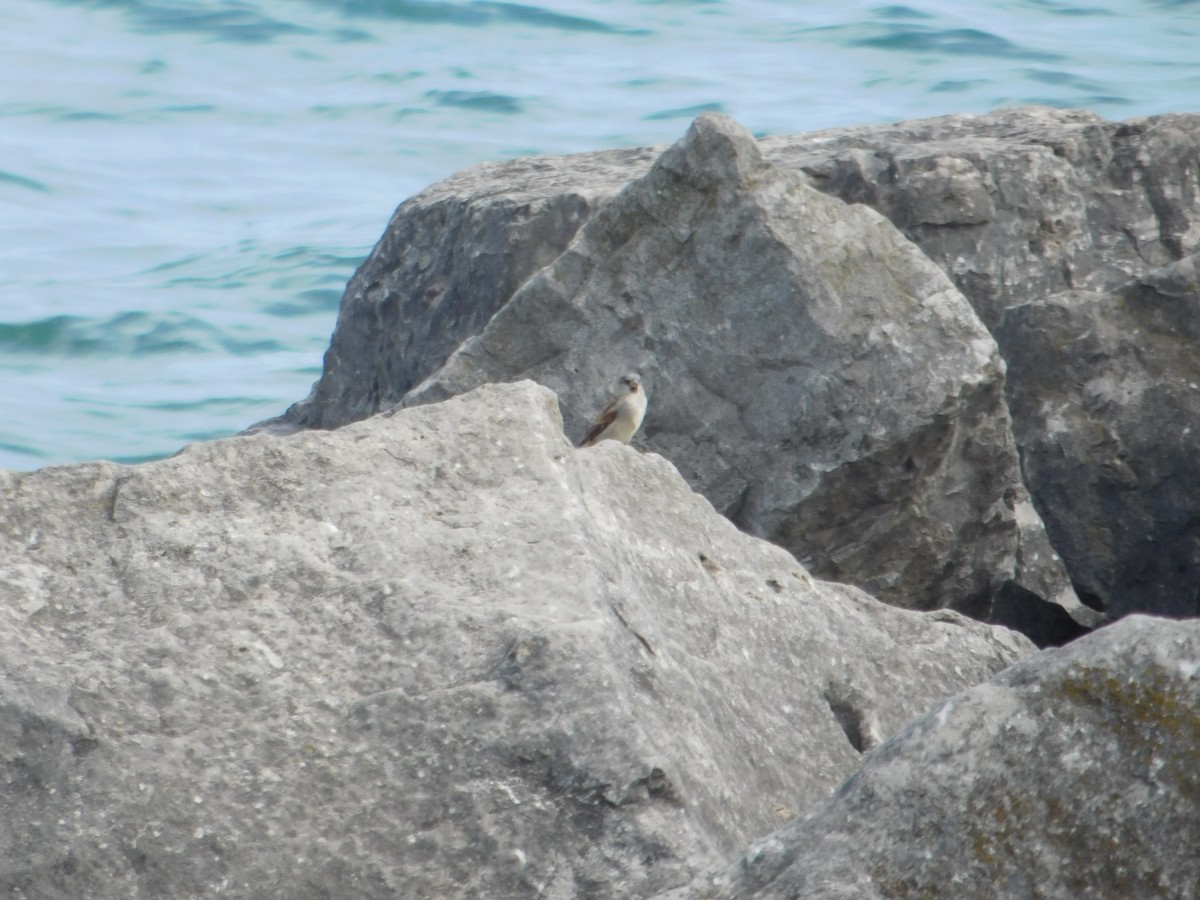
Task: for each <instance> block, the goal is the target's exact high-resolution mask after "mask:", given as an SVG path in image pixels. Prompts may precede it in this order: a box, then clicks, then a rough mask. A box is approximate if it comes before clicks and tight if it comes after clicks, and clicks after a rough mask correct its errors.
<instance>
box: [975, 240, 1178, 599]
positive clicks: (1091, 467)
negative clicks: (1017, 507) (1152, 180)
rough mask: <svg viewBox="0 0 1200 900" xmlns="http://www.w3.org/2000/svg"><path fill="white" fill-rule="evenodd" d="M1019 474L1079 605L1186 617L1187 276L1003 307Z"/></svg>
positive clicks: (1153, 277) (1159, 275)
mask: <svg viewBox="0 0 1200 900" xmlns="http://www.w3.org/2000/svg"><path fill="white" fill-rule="evenodd" d="M997 335H998V336H999V338H1000V340H1002V341H1004V342H1005V343H1006V344H1008V345H1010V346H1011V347H1012V348H1013V349H1012V355H1011V357H1010V358H1011V361H1012V369H1011V373H1012V374H1011V376H1010V385H1009V390H1010V393H1011V395H1012V398H1013V409H1014V420H1015V429H1016V434H1017V436H1018V439H1019V440H1020V442H1021V446H1022V447H1023V450H1024V466H1025V474H1026V478H1027V479H1028V483H1029V486H1030V489H1031V490H1032V491H1033V492H1034V494H1035V496H1037V497H1038V500H1039V504H1040V506H1041V508H1042V510H1043V513H1044V518H1045V521H1046V525H1047V527H1048V529H1049V531H1050V534H1051V536H1052V539H1053V541H1054V544H1055V546H1056V547H1058V548H1059V549H1060V551H1061V552H1062V553H1063V555H1064V556H1065V557H1066V558H1067V559H1068V560H1070V561H1071V563H1072V570H1073V571H1076V572H1077V573H1078V575H1077V587H1078V588H1079V589H1080V590H1081V591H1082V592H1083V594H1084V596H1086V597H1087V598H1088V599H1089V602H1091V603H1093V604H1094V605H1095V606H1097V607H1100V608H1103V609H1105V610H1107V611H1108V612H1110V613H1111V614H1113V615H1114V616H1121V615H1125V614H1127V613H1129V612H1132V611H1136V610H1141V609H1153V610H1156V611H1158V612H1162V613H1166V614H1169V615H1174V616H1195V615H1198V614H1200V517H1198V516H1197V510H1198V509H1200V275H1198V273H1197V258H1196V257H1195V256H1191V257H1188V258H1187V259H1185V260H1182V261H1181V262H1179V263H1176V264H1174V265H1172V266H1169V267H1166V268H1164V269H1160V270H1156V271H1154V272H1150V273H1147V274H1146V275H1145V276H1143V277H1141V278H1139V279H1136V280H1135V281H1133V282H1131V283H1130V284H1128V285H1126V286H1125V287H1124V288H1122V289H1121V290H1119V291H1117V292H1114V293H1111V294H1097V293H1088V292H1083V291H1075V292H1070V293H1066V294H1056V295H1054V296H1052V297H1048V298H1046V299H1044V300H1040V301H1036V302H1030V303H1026V304H1023V305H1021V306H1015V307H1013V308H1011V309H1010V310H1008V312H1007V313H1006V315H1005V316H1004V318H1003V319H1002V321H1001V324H1000V326H999V328H998V330H997Z"/></svg>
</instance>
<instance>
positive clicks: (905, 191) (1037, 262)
mask: <svg viewBox="0 0 1200 900" xmlns="http://www.w3.org/2000/svg"><path fill="white" fill-rule="evenodd" d="M762 145H763V152H764V153H766V154H767V155H768V156H769V157H771V158H772V159H774V160H776V161H777V162H779V163H780V164H781V165H787V166H791V167H795V168H799V169H801V170H803V171H804V172H806V173H807V174H808V175H809V176H810V177H811V178H812V179H813V184H814V185H815V186H816V187H818V188H820V189H821V190H823V191H826V192H828V193H830V194H833V195H835V196H837V197H840V198H841V199H843V200H845V201H847V202H850V203H865V204H867V205H869V206H871V207H873V208H874V209H876V210H878V211H879V212H881V213H883V214H884V215H886V216H887V217H888V218H889V219H890V220H891V221H892V222H893V223H895V225H896V226H897V227H898V228H900V229H901V230H902V231H903V232H904V234H905V235H906V236H907V237H908V238H909V239H910V240H912V241H913V243H915V244H917V245H918V246H919V247H920V248H921V249H922V250H923V251H924V252H925V253H926V254H927V255H928V256H929V258H930V259H932V260H933V261H934V262H936V263H937V264H938V265H939V266H941V267H942V269H944V270H945V271H946V272H947V273H948V274H949V275H950V276H951V278H953V280H954V283H955V284H956V285H957V286H958V288H959V290H961V291H962V292H963V294H965V295H966V296H967V298H968V299H970V301H971V303H972V304H973V305H974V307H975V309H976V311H977V312H978V313H979V315H980V316H981V317H983V320H984V322H985V323H986V324H987V325H988V327H989V328H991V327H994V326H995V325H996V324H997V323H998V322H999V321H1000V317H1001V316H1002V315H1003V314H1004V311H1005V310H1006V309H1008V308H1009V307H1010V306H1013V305H1015V304H1022V303H1026V302H1028V301H1030V300H1033V299H1036V298H1040V297H1046V296H1048V295H1051V294H1057V293H1059V292H1062V291H1065V290H1089V291H1107V290H1111V289H1114V288H1116V287H1117V286H1119V285H1121V284H1123V283H1124V282H1126V281H1128V280H1129V279H1130V278H1133V277H1136V276H1138V275H1141V274H1143V273H1145V272H1146V271H1148V270H1151V269H1156V268H1159V267H1161V266H1165V265H1168V264H1170V263H1172V262H1174V261H1176V260H1179V259H1181V258H1182V257H1184V256H1186V255H1189V254H1192V253H1196V252H1197V251H1200V180H1198V179H1197V177H1196V172H1197V170H1198V169H1200V115H1163V116H1150V117H1146V118H1139V119H1130V120H1129V121H1127V122H1109V121H1107V120H1105V119H1103V118H1101V117H1100V116H1098V115H1096V114H1094V113H1091V112H1087V111H1084V110H1062V109H1049V108H1045V107H1021V108H1018V109H1001V110H997V111H995V112H992V113H989V114H987V115H982V116H971V115H955V116H944V117H941V118H936V119H922V120H917V121H911V122H900V123H897V124H895V125H881V126H870V127H864V128H843V129H835V130H830V131H820V132H814V133H811V134H802V135H791V136H787V137H775V138H766V139H764V140H763V142H762ZM1000 349H1001V353H1002V354H1004V357H1005V359H1006V360H1007V359H1008V350H1009V348H1008V347H1006V346H1005V344H1004V342H1003V341H1001V342H1000Z"/></svg>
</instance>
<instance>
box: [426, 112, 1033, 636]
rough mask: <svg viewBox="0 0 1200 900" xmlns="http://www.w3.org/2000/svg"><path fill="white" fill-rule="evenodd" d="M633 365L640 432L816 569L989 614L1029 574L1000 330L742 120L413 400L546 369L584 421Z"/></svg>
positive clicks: (904, 597) (604, 223) (633, 201)
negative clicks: (763, 145)
mask: <svg viewBox="0 0 1200 900" xmlns="http://www.w3.org/2000/svg"><path fill="white" fill-rule="evenodd" d="M626 370H636V371H640V372H641V373H642V375H643V377H644V379H645V381H646V383H647V387H648V393H649V396H650V412H649V414H648V416H647V419H646V424H645V425H644V426H643V430H644V438H643V439H642V445H643V446H646V447H650V448H653V449H654V450H656V451H658V452H660V453H662V454H663V455H664V456H666V457H667V458H668V459H670V460H671V461H672V462H673V463H675V464H676V465H677V466H678V467H679V469H680V471H681V472H682V473H683V474H684V476H685V477H686V478H688V480H689V482H690V483H691V484H692V485H693V486H695V487H696V488H697V489H698V490H700V491H701V492H702V493H704V494H705V496H706V497H708V498H709V499H710V500H711V501H712V502H713V504H714V505H715V506H716V507H717V508H718V509H719V510H721V511H722V512H724V513H725V514H726V515H728V516H729V517H730V519H731V520H732V521H733V522H735V523H736V524H737V525H739V526H740V527H741V528H742V529H744V530H746V531H748V532H749V533H751V534H755V535H759V536H762V537H765V538H767V539H769V540H771V541H773V542H775V543H778V544H780V545H782V546H784V547H786V548H787V549H789V550H791V551H792V552H793V553H795V554H796V555H797V556H798V557H799V558H800V559H801V561H802V562H803V563H804V564H805V565H806V566H808V567H809V568H810V569H812V570H813V571H814V572H815V573H817V574H819V575H820V576H822V577H826V578H830V579H834V580H838V581H846V582H851V583H854V584H857V585H859V586H860V587H863V588H864V589H866V590H867V591H868V592H870V593H871V594H872V595H874V596H878V597H880V598H881V599H885V600H887V601H888V602H891V603H894V604H896V605H901V606H908V607H916V608H932V607H940V606H950V607H953V608H956V609H959V610H964V611H967V612H970V613H974V614H975V615H977V616H979V617H981V618H983V617H986V616H987V615H988V613H989V611H990V609H991V606H992V604H993V601H994V599H995V597H996V594H997V592H998V590H999V589H1000V587H1001V586H1002V585H1003V584H1004V583H1006V582H1007V581H1008V580H1011V579H1012V578H1013V576H1014V572H1015V568H1016V557H1017V553H1018V548H1019V540H1020V529H1019V526H1018V524H1017V518H1016V513H1015V509H1014V507H1015V503H1016V502H1017V499H1018V498H1019V497H1020V496H1021V495H1022V493H1023V489H1022V487H1021V477H1020V470H1019V464H1018V458H1017V453H1016V447H1015V444H1014V442H1013V439H1012V434H1011V428H1010V421H1009V417H1008V410H1007V407H1006V406H1005V402H1004V378H1003V370H1004V366H1003V362H1002V361H1001V360H1000V357H999V355H998V353H997V350H996V345H995V343H994V341H993V340H992V338H991V336H990V335H989V334H988V332H987V330H986V329H985V328H984V327H983V325H982V324H981V323H980V321H979V319H978V317H977V316H976V315H975V313H974V312H973V310H972V309H971V307H970V305H969V304H968V303H967V302H966V301H965V300H964V299H963V297H962V295H961V294H959V293H958V291H956V290H955V289H954V287H953V285H951V283H950V282H949V280H948V279H947V278H946V276H945V274H944V273H943V272H942V271H941V270H940V269H938V268H937V267H936V266H934V265H932V264H931V263H930V262H929V260H928V259H927V258H926V257H925V256H924V255H923V254H921V253H920V252H919V251H918V250H916V248H914V247H913V245H912V244H911V243H909V242H908V241H906V240H905V239H904V238H903V236H902V235H900V233H899V232H898V231H897V230H896V229H895V228H894V227H893V226H892V225H891V224H890V223H889V222H887V220H885V219H883V218H882V217H880V216H878V215H877V214H875V213H873V212H872V211H870V210H868V209H866V208H865V207H862V206H847V205H846V204H844V203H842V202H840V201H838V200H835V199H831V198H829V197H826V196H825V195H823V194H821V193H819V192H817V191H814V190H812V189H811V188H810V187H809V186H808V185H807V184H806V183H805V181H804V179H802V178H801V177H799V176H797V175H796V174H795V173H793V172H790V171H788V170H786V169H782V168H780V167H778V166H775V165H773V164H771V163H770V162H769V161H767V160H766V159H764V158H763V156H762V154H761V153H760V152H759V149H758V146H757V144H756V142H755V141H754V139H753V138H752V137H751V136H750V135H749V134H748V133H746V132H745V131H744V130H742V129H741V128H740V127H739V126H738V125H736V124H735V123H734V122H732V121H731V120H729V119H725V118H722V117H719V116H703V117H701V118H700V119H698V120H697V121H696V122H695V123H694V124H693V126H692V128H691V129H690V130H689V131H688V133H687V134H686V135H685V136H684V137H683V138H682V139H681V140H680V141H679V142H678V143H677V144H676V145H675V146H673V147H671V148H670V149H668V150H667V151H665V152H664V153H663V154H662V155H661V156H660V157H659V158H658V159H657V160H656V161H655V163H654V165H653V166H652V167H651V168H650V170H649V171H648V172H647V173H646V174H645V175H644V176H642V177H641V178H638V179H635V180H634V181H632V182H631V183H630V184H629V185H628V186H626V187H625V188H624V189H623V190H622V191H621V192H620V193H619V194H617V195H616V196H615V197H613V198H612V199H610V200H609V201H608V202H607V203H605V204H604V205H603V206H602V207H601V208H600V210H599V211H597V212H596V213H594V214H593V215H592V217H591V218H590V219H589V220H588V222H587V223H586V225H584V226H583V228H582V229H581V230H580V232H579V233H578V234H577V236H576V237H575V239H574V240H573V242H572V243H571V244H570V246H569V247H568V248H567V249H566V251H565V252H563V254H562V255H560V256H559V257H558V258H557V259H556V260H555V261H554V262H553V263H551V264H550V265H548V266H546V267H545V268H544V269H542V270H541V271H539V272H538V273H536V274H535V275H533V276H532V277H530V278H529V279H528V280H527V281H526V282H525V283H524V284H523V285H522V286H521V288H520V289H519V290H518V291H517V292H516V293H514V294H513V296H512V298H511V299H510V300H509V301H508V302H507V303H506V304H505V305H504V307H503V308H502V309H500V310H499V311H497V312H496V314H495V315H494V316H493V317H492V318H491V320H490V321H489V322H488V323H487V325H486V327H485V328H484V329H483V330H482V331H481V332H480V333H479V334H478V335H476V336H475V337H472V338H470V339H469V340H467V341H465V342H464V343H463V344H462V346H460V347H459V348H458V349H457V350H456V351H454V353H452V354H451V355H450V357H449V359H448V360H447V361H446V363H445V364H444V365H443V366H442V367H441V368H439V369H438V370H437V371H436V372H434V373H433V374H432V375H431V376H430V377H429V378H428V379H427V380H426V381H425V382H424V383H423V384H421V385H420V386H418V387H417V388H415V389H414V390H413V391H412V392H411V393H410V394H409V395H408V396H407V398H406V400H405V403H406V404H412V403H420V402H427V401H428V400H429V399H440V398H443V397H446V396H451V395H453V394H456V393H460V392H462V391H464V390H469V389H471V388H473V387H476V386H478V385H480V384H485V383H488V382H494V381H503V380H507V379H509V378H512V377H514V376H521V377H530V378H533V379H535V380H537V381H538V382H540V383H543V384H546V385H548V386H550V387H551V388H553V389H554V390H555V391H556V392H558V394H559V396H560V397H562V399H563V404H564V410H565V419H566V422H567V430H568V433H570V434H572V435H577V434H581V433H582V432H583V430H584V429H585V427H586V424H587V417H589V416H590V415H591V414H592V413H593V412H594V406H595V404H596V399H597V397H603V395H604V394H603V392H604V391H605V389H606V386H607V384H608V382H609V381H610V380H611V378H612V373H614V372H615V373H620V372H623V371H626ZM1047 563H1048V564H1049V563H1051V560H1049V559H1047Z"/></svg>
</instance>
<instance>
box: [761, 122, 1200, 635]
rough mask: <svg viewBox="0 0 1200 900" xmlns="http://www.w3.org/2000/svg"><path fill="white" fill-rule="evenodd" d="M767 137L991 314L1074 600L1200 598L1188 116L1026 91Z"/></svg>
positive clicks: (1196, 226)
mask: <svg viewBox="0 0 1200 900" xmlns="http://www.w3.org/2000/svg"><path fill="white" fill-rule="evenodd" d="M763 146H764V152H766V153H767V154H768V155H770V156H771V157H772V158H774V159H776V160H778V161H779V162H780V163H781V164H786V165H791V166H795V167H798V168H801V169H803V170H804V171H805V172H806V173H808V174H809V175H810V176H811V177H812V178H813V183H814V184H815V185H816V186H817V187H819V188H820V189H821V190H823V191H828V192H829V193H831V194H833V195H835V196H838V197H840V198H842V199H843V200H847V201H851V202H862V203H866V204H868V205H870V206H872V207H873V208H875V209H876V210H878V211H880V212H881V213H883V214H884V215H886V216H888V217H889V218H890V219H891V220H892V221H893V222H894V223H895V224H896V225H897V227H899V228H901V229H902V230H903V231H904V233H905V235H906V236H907V237H909V238H910V239H911V240H912V241H913V242H914V243H916V244H917V245H918V246H920V248H921V249H922V250H923V251H924V252H925V253H926V254H927V255H928V256H929V257H930V258H931V259H932V260H934V261H935V262H936V263H938V265H939V266H941V267H942V269H944V270H945V271H946V272H947V273H949V274H950V276H951V277H952V278H953V279H954V282H955V284H956V285H957V286H958V287H959V289H960V290H961V291H962V292H963V293H964V294H965V295H966V296H967V297H968V298H969V299H970V301H971V303H972V305H973V306H974V308H975V309H976V310H977V311H978V313H979V314H980V316H982V317H983V319H984V321H985V322H986V323H987V325H988V326H989V327H990V328H992V329H993V333H994V336H995V338H996V340H997V343H998V344H999V346H1000V352H1001V355H1002V356H1003V357H1004V359H1005V361H1006V362H1007V364H1008V384H1009V394H1008V398H1009V405H1010V409H1011V411H1012V415H1013V418H1014V420H1015V422H1016V438H1017V443H1018V446H1019V447H1020V448H1021V452H1022V456H1023V460H1024V465H1025V475H1026V478H1027V485H1028V488H1029V490H1030V492H1031V493H1032V495H1033V499H1034V502H1035V506H1036V508H1037V510H1038V512H1039V513H1040V515H1041V517H1042V518H1043V519H1044V520H1045V522H1046V525H1047V527H1048V529H1049V532H1050V537H1051V540H1052V542H1053V544H1054V548H1055V550H1056V551H1057V552H1058V553H1059V554H1061V556H1062V557H1063V559H1064V561H1065V563H1066V566H1067V568H1068V570H1069V571H1070V574H1071V578H1072V580H1073V582H1074V585H1075V587H1076V588H1077V589H1078V591H1080V592H1081V593H1082V594H1083V595H1084V596H1085V597H1086V598H1087V602H1089V603H1090V604H1092V605H1093V606H1095V607H1097V608H1099V609H1103V610H1104V611H1105V612H1106V613H1108V614H1110V615H1113V616H1120V615H1124V614H1125V613H1127V612H1129V611H1131V610H1146V611H1154V612H1160V613H1166V614H1169V615H1196V614H1197V613H1198V612H1200V579H1198V578H1197V570H1198V566H1200V541H1198V537H1200V534H1198V532H1197V525H1196V522H1195V521H1194V518H1195V516H1194V510H1196V509H1197V508H1200V455H1198V454H1197V453H1196V452H1195V450H1196V447H1195V438H1194V435H1193V430H1194V429H1192V428H1191V427H1190V425H1189V423H1192V422H1195V421H1196V402H1197V401H1196V399H1195V388H1193V387H1192V385H1193V384H1195V383H1196V382H1197V379H1196V376H1195V371H1196V359H1195V355H1196V354H1195V346H1196V344H1195V336H1194V335H1195V326H1194V325H1193V324H1192V320H1193V318H1194V312H1195V305H1196V296H1197V291H1196V277H1195V255H1196V254H1197V253H1198V252H1200V179H1198V178H1197V172H1198V171H1200V116H1196V115H1165V116H1152V117H1149V118H1142V119H1133V120H1130V121H1128V122H1108V121H1105V120H1104V119H1101V118H1100V117H1098V116H1096V115H1094V114H1092V113H1088V112H1083V111H1079V110H1050V109H1040V108H1025V109H1015V110H1000V111H997V112H995V113H991V114H989V115H986V116H978V117H976V116H950V117H946V118H941V119H930V120H924V121H918V122H905V123H900V124H898V125H894V126H884V127H872V128H859V129H845V130H838V131H829V132H820V133H817V134H811V135H797V136H794V137H787V138H769V139H767V140H765V141H764V142H763ZM1143 342H1144V343H1145V347H1144V348H1143V347H1142V344H1143ZM1031 580H1032V581H1035V582H1036V581H1037V580H1038V578H1037V577H1034V578H1033V579H1031ZM1051 590H1053V588H1051ZM1015 593H1020V589H1018V588H1015V587H1014V588H1013V589H1012V590H1011V592H1010V594H1009V597H1010V598H1011V597H1012V595H1013V594H1015ZM1033 593H1034V594H1035V595H1037V596H1042V597H1045V596H1046V593H1045V588H1034V590H1033ZM1020 610H1021V615H1022V616H1023V617H1024V616H1026V612H1027V611H1028V610H1040V611H1041V612H1040V614H1041V615H1045V616H1050V617H1052V618H1056V619H1057V621H1058V622H1059V623H1060V625H1061V626H1065V627H1066V629H1067V630H1068V631H1069V630H1070V627H1071V625H1070V623H1066V622H1063V621H1062V618H1061V615H1060V614H1058V613H1057V612H1055V611H1054V610H1053V609H1051V608H1050V607H1049V606H1048V605H1046V604H1030V603H1028V602H1025V603H1022V604H1021V606H1020ZM1075 619H1077V620H1080V621H1082V620H1083V617H1081V616H1078V615H1076V616H1075ZM1023 627H1024V628H1025V630H1026V631H1027V633H1033V629H1031V628H1030V627H1029V625H1028V624H1025V625H1023ZM1046 627H1048V628H1050V629H1051V630H1057V628H1058V627H1059V626H1055V625H1053V623H1052V622H1048V623H1047V626H1046Z"/></svg>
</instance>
